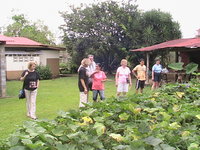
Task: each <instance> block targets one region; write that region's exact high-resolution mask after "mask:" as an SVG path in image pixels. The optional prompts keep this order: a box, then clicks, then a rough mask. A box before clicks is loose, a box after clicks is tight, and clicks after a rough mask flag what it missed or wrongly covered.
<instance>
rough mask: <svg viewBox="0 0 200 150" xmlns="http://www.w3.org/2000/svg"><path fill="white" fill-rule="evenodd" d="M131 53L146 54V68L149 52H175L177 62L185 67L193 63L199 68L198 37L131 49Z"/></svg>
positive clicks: (199, 45)
mask: <svg viewBox="0 0 200 150" xmlns="http://www.w3.org/2000/svg"><path fill="white" fill-rule="evenodd" d="M131 51H132V52H146V54H147V55H146V56H147V68H149V57H150V53H149V52H154V51H161V52H162V51H174V52H176V61H177V62H178V61H179V62H183V63H184V64H185V65H186V64H188V63H189V62H194V63H197V64H198V65H199V67H200V37H197V38H188V39H176V40H171V41H167V42H163V43H160V44H156V45H152V46H148V47H144V48H139V49H133V50H131ZM147 73H148V72H147Z"/></svg>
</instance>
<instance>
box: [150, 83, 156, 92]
mask: <svg viewBox="0 0 200 150" xmlns="http://www.w3.org/2000/svg"><path fill="white" fill-rule="evenodd" d="M155 87H156V82H154V81H153V84H152V87H151V90H155Z"/></svg>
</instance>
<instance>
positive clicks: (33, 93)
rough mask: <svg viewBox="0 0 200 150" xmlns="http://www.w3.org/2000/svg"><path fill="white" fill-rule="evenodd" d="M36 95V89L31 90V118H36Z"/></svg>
mask: <svg viewBox="0 0 200 150" xmlns="http://www.w3.org/2000/svg"><path fill="white" fill-rule="evenodd" d="M36 97H37V89H36V90H34V91H31V93H30V102H31V108H30V116H31V118H33V119H36V118H37V117H36V114H35V112H36Z"/></svg>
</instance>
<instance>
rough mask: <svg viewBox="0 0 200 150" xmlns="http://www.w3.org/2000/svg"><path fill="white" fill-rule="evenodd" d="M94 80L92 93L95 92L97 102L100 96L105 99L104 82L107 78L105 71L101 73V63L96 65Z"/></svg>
mask: <svg viewBox="0 0 200 150" xmlns="http://www.w3.org/2000/svg"><path fill="white" fill-rule="evenodd" d="M91 77H92V79H93V83H92V91H93V100H94V101H95V102H96V101H97V97H98V94H99V96H100V99H101V100H104V99H105V95H104V82H105V81H106V79H107V77H106V75H105V73H104V72H103V71H101V65H100V64H99V63H97V64H96V70H95V72H94V73H93V74H92V75H91Z"/></svg>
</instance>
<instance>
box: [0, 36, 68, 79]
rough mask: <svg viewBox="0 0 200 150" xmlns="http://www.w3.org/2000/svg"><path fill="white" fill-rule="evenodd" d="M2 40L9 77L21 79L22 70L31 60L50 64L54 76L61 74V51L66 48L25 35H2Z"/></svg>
mask: <svg viewBox="0 0 200 150" xmlns="http://www.w3.org/2000/svg"><path fill="white" fill-rule="evenodd" d="M1 40H2V42H4V44H5V59H6V78H7V79H9V80H10V79H19V77H20V75H21V73H22V71H23V70H25V69H27V64H28V62H29V61H36V62H37V64H39V65H43V66H46V65H48V66H49V67H50V69H51V71H52V74H53V76H58V75H59V52H60V51H61V50H65V48H62V47H56V46H50V45H45V44H41V43H39V42H36V41H33V40H30V39H28V38H25V37H7V36H4V35H0V41H1Z"/></svg>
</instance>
